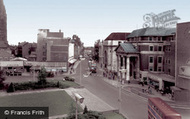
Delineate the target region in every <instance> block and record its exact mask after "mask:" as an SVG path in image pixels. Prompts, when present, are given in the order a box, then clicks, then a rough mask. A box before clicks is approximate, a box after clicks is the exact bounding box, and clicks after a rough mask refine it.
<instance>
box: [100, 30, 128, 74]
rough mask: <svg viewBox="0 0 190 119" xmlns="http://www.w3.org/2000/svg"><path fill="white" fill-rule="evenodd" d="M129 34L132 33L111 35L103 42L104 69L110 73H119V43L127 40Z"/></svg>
mask: <svg viewBox="0 0 190 119" xmlns="http://www.w3.org/2000/svg"><path fill="white" fill-rule="evenodd" d="M129 34H130V33H111V34H110V35H109V36H108V37H107V38H106V39H105V40H104V41H103V54H104V62H103V68H105V69H106V70H107V71H108V72H117V56H116V52H115V49H116V47H117V46H118V44H119V43H122V42H124V41H125V40H126V38H127V36H128V35H129Z"/></svg>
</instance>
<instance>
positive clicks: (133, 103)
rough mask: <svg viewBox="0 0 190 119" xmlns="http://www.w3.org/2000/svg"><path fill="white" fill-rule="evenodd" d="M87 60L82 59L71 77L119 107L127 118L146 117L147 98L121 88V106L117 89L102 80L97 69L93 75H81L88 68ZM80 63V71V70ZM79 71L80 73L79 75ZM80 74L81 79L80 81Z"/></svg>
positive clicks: (137, 118) (142, 118) (144, 118)
mask: <svg viewBox="0 0 190 119" xmlns="http://www.w3.org/2000/svg"><path fill="white" fill-rule="evenodd" d="M87 63H88V61H87V60H84V61H82V62H81V64H79V65H78V67H77V68H76V74H75V75H73V77H75V78H76V82H78V83H80V82H81V85H82V86H84V87H85V88H86V89H88V90H89V91H90V92H92V93H93V94H95V95H96V96H98V97H99V98H101V99H102V100H103V101H105V102H107V103H108V104H109V105H110V106H112V107H114V108H117V109H120V112H121V114H123V115H124V116H125V117H126V118H127V119H147V118H148V113H147V100H145V99H144V98H141V97H139V96H137V95H135V94H133V93H130V92H127V91H124V90H122V93H121V97H122V100H121V108H120V106H119V101H118V97H119V89H118V88H115V87H113V86H111V85H110V84H108V83H106V82H105V81H103V80H102V78H103V77H102V72H101V71H100V70H97V73H96V74H95V76H93V75H92V76H88V77H83V74H85V73H86V72H87V70H88V64H87ZM80 65H81V71H80ZM80 72H81V75H80ZM80 76H81V81H80Z"/></svg>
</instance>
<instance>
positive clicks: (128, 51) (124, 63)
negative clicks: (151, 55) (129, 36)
mask: <svg viewBox="0 0 190 119" xmlns="http://www.w3.org/2000/svg"><path fill="white" fill-rule="evenodd" d="M115 51H116V55H117V71H118V72H117V75H118V76H119V79H120V80H122V81H128V82H130V78H131V77H132V78H134V79H139V67H140V65H139V61H140V59H139V51H138V50H137V49H136V48H135V46H134V45H133V44H132V43H130V42H126V43H120V44H119V45H118V47H117V48H116V49H115Z"/></svg>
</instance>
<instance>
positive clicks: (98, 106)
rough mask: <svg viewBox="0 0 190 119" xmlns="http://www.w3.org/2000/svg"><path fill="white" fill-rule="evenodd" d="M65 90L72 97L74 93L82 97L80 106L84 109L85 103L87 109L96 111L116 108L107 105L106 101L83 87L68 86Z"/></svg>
mask: <svg viewBox="0 0 190 119" xmlns="http://www.w3.org/2000/svg"><path fill="white" fill-rule="evenodd" d="M65 91H66V92H67V93H68V94H69V95H70V96H71V97H72V98H73V99H74V95H73V94H74V93H78V94H80V95H81V96H82V97H84V102H83V103H82V104H81V107H82V108H83V109H84V107H85V105H86V106H87V108H88V109H89V110H92V111H98V112H105V111H112V110H116V109H115V108H113V107H111V106H110V105H108V104H107V103H106V102H104V101H103V100H101V99H100V98H98V97H97V96H95V95H94V94H92V93H91V92H90V91H88V90H87V89H85V88H79V89H76V88H68V89H65Z"/></svg>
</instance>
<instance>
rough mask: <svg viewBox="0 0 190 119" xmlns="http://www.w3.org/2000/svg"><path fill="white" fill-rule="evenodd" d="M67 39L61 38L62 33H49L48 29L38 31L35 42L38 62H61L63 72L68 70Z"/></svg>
mask: <svg viewBox="0 0 190 119" xmlns="http://www.w3.org/2000/svg"><path fill="white" fill-rule="evenodd" d="M68 50H69V39H68V38H64V37H63V32H61V30H59V32H50V31H49V29H39V33H38V40H37V53H36V54H37V61H38V62H63V63H64V66H65V67H64V68H63V69H64V70H66V71H67V70H68V57H69V54H68Z"/></svg>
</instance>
